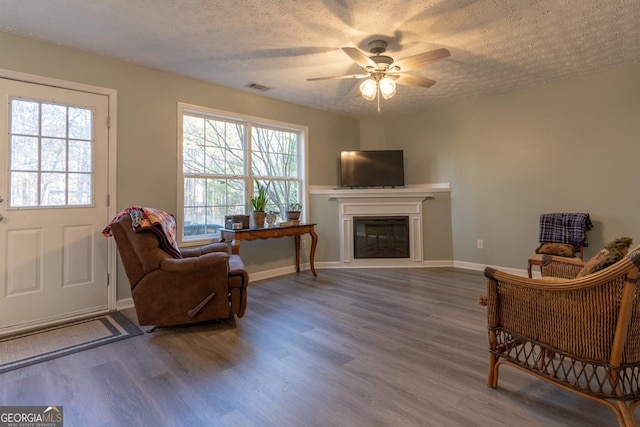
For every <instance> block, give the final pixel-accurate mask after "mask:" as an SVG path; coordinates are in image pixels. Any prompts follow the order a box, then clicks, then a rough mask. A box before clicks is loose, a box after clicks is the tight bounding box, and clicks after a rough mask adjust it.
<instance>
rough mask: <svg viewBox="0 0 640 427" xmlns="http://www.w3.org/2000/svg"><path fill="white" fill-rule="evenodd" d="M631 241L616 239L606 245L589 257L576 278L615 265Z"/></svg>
mask: <svg viewBox="0 0 640 427" xmlns="http://www.w3.org/2000/svg"><path fill="white" fill-rule="evenodd" d="M632 243H633V240H632V239H631V238H630V237H618V238H617V239H615V240H613V241H611V242H609V243H607V245H606V246H605V247H604V249H601V250H600V251H599V252H598V253H597V254H595V255H594V256H592V257H591V259H590V260H589V261H587V263H586V264H585V266H584V267H583V268H582V270H581V271H580V272H579V273H578V275H577V276H576V277H582V276H586V275H587V274H592V273H595V272H596V271H600V270H602V269H604V268H606V267H609V266H610V265H613V264H615V263H616V262H618V261H620V260H621V259H622V258H624V257H625V255H627V253H628V252H629V248H630V247H631V244H632Z"/></svg>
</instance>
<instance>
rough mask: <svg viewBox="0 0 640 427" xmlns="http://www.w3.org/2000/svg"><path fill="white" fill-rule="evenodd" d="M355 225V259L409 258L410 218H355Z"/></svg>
mask: <svg viewBox="0 0 640 427" xmlns="http://www.w3.org/2000/svg"><path fill="white" fill-rule="evenodd" d="M353 224H354V226H353V257H354V258H356V259H363V258H409V217H408V216H365V217H362V216H355V217H353Z"/></svg>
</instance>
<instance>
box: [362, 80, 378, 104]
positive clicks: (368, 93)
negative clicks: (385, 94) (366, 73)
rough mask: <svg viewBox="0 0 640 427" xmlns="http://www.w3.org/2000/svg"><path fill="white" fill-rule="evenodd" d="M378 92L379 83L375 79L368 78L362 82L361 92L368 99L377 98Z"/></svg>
mask: <svg viewBox="0 0 640 427" xmlns="http://www.w3.org/2000/svg"><path fill="white" fill-rule="evenodd" d="M377 93H378V84H377V82H376V81H375V80H374V79H366V80H365V81H363V82H362V83H361V84H360V94H361V95H362V97H363V98H364V99H366V100H367V101H373V100H374V99H376V94H377Z"/></svg>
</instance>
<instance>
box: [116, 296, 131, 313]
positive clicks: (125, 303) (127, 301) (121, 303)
mask: <svg viewBox="0 0 640 427" xmlns="http://www.w3.org/2000/svg"><path fill="white" fill-rule="evenodd" d="M126 308H133V298H131V297H129V298H122V299H119V300H118V301H117V303H116V310H118V311H120V310H124V309H126Z"/></svg>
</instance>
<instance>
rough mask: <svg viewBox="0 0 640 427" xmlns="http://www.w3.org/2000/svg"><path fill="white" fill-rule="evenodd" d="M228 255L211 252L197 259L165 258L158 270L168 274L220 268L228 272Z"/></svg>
mask: <svg viewBox="0 0 640 427" xmlns="http://www.w3.org/2000/svg"><path fill="white" fill-rule="evenodd" d="M228 260H229V255H228V254H227V253H224V252H211V253H208V254H204V255H202V256H199V257H190V258H179V259H175V258H166V259H164V260H163V261H162V262H161V263H160V270H162V271H165V272H168V273H181V272H188V271H201V270H208V269H219V268H222V269H224V270H225V271H226V272H228V271H229V261H228Z"/></svg>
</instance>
